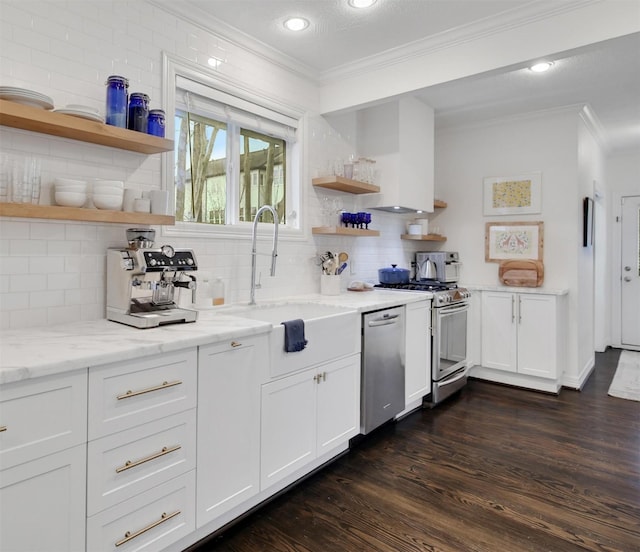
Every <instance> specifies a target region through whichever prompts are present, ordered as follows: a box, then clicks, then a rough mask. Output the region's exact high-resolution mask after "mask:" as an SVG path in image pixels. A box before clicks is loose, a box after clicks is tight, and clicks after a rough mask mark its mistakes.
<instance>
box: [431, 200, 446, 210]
mask: <svg viewBox="0 0 640 552" xmlns="http://www.w3.org/2000/svg"><path fill="white" fill-rule="evenodd" d="M433 207H434V209H446V208H447V202H446V201H442V200H441V199H434V200H433Z"/></svg>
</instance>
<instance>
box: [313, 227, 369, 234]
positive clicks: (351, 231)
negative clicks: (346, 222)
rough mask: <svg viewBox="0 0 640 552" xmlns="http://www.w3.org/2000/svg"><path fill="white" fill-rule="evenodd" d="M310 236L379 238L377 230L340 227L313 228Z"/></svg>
mask: <svg viewBox="0 0 640 552" xmlns="http://www.w3.org/2000/svg"><path fill="white" fill-rule="evenodd" d="M311 233H312V234H326V235H333V236H379V235H380V232H378V230H365V229H362V228H345V227H342V226H315V227H314V228H312V229H311Z"/></svg>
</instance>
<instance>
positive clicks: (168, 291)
mask: <svg viewBox="0 0 640 552" xmlns="http://www.w3.org/2000/svg"><path fill="white" fill-rule="evenodd" d="M127 233H129V231H127ZM140 246H143V247H140ZM197 269H198V265H197V262H196V258H195V255H194V253H193V251H192V250H190V249H174V248H173V247H172V246H170V245H163V246H162V247H160V248H154V247H153V242H152V241H151V240H148V239H145V240H142V239H140V240H131V239H130V240H129V247H127V248H114V249H109V250H107V319H108V320H112V321H114V322H120V323H121V324H127V325H128V326H134V327H136V328H155V327H157V326H163V325H165V324H176V323H180V322H195V321H196V319H197V317H198V312H197V311H195V310H191V309H185V308H180V307H178V305H177V304H176V300H177V291H178V290H179V289H180V288H185V289H189V290H191V293H192V302H193V303H195V299H196V297H195V295H196V287H197V285H196V277H195V276H194V274H193V273H194V272H195V271H196V270H197Z"/></svg>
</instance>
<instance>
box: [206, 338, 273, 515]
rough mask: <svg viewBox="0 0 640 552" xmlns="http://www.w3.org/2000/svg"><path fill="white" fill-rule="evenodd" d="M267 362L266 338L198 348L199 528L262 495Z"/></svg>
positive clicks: (244, 339) (240, 340) (247, 339)
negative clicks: (263, 397) (262, 419)
mask: <svg viewBox="0 0 640 552" xmlns="http://www.w3.org/2000/svg"><path fill="white" fill-rule="evenodd" d="M268 358H269V349H268V342H267V336H266V335H265V336H254V337H244V338H241V339H238V340H235V341H232V342H228V343H221V344H216V345H209V346H206V347H201V348H200V351H199V358H198V455H197V458H198V478H197V481H198V493H197V508H196V512H197V514H196V517H197V526H198V527H201V526H202V525H204V524H206V523H208V522H210V521H212V520H213V519H215V518H216V517H218V516H220V515H221V514H223V513H225V512H227V511H229V510H230V509H232V508H233V507H235V506H237V505H238V504H241V503H242V502H244V501H245V500H247V499H248V498H250V497H252V496H253V495H255V494H257V493H258V492H259V488H260V385H261V383H262V381H263V380H264V378H265V374H266V370H267V365H266V364H267V363H268Z"/></svg>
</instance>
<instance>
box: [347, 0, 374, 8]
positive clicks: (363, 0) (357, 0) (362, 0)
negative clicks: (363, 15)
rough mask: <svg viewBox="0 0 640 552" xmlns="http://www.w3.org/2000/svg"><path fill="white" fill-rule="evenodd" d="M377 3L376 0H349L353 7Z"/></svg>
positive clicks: (365, 6) (363, 6) (364, 6)
mask: <svg viewBox="0 0 640 552" xmlns="http://www.w3.org/2000/svg"><path fill="white" fill-rule="evenodd" d="M375 3H376V0H349V5H350V6H351V7H353V8H368V7H370V6H373V5H374V4H375Z"/></svg>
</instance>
